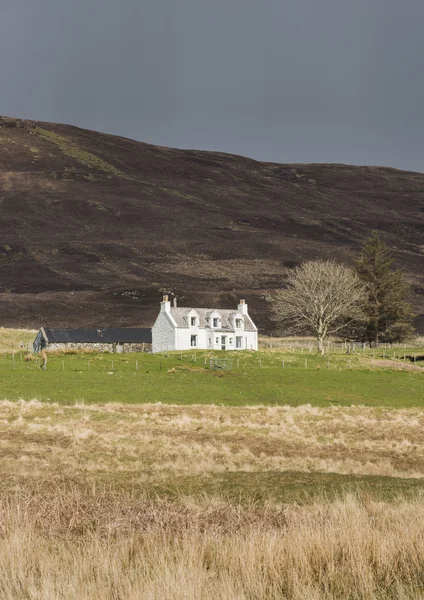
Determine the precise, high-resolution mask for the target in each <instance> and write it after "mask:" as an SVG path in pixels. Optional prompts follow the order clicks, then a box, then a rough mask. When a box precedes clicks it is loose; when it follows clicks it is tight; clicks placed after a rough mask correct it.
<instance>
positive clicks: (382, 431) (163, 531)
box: [0, 401, 424, 600]
mask: <svg viewBox="0 0 424 600" xmlns="http://www.w3.org/2000/svg"><path fill="white" fill-rule="evenodd" d="M423 425H424V414H423V413H422V411H420V410H419V409H404V410H385V409H378V408H365V407H352V408H342V407H332V408H312V407H311V406H301V407H298V408H294V407H272V408H270V407H249V408H246V407H241V408H231V407H216V406H170V405H160V404H157V405H136V406H135V405H118V404H107V405H101V406H100V405H89V406H83V405H76V406H60V405H58V404H43V403H41V402H37V401H32V402H19V403H12V402H1V403H0V452H1V455H2V460H1V461H0V540H1V543H0V598H1V599H2V600H3V599H4V600H21V599H22V600H65V599H66V600H68V599H69V598H78V600H92V599H97V598H99V599H102V600H136V599H137V600H138V599H140V598H142V599H145V598H146V599H148V600H252V599H255V600H277V599H279V600H280V599H287V600H309V599H311V600H314V599H317V600H318V599H326V600H330V599H338V600H346V599H348V598H349V599H351V600H372V599H374V598H376V599H378V598H381V599H383V598H390V599H393V600H398V599H400V600H401V599H405V600H406V599H414V600H415V599H419V598H423V597H424V559H423V557H424V502H423V498H424V496H423V495H422V493H421V494H420V492H419V491H417V492H416V493H413V494H409V495H408V496H406V495H403V496H402V495H399V496H398V498H395V499H392V500H391V501H390V502H386V501H383V500H382V499H378V498H376V497H375V496H372V495H370V494H367V493H366V492H360V491H359V492H358V493H356V494H349V493H341V494H339V495H338V496H336V497H333V498H331V499H330V498H326V497H325V496H323V495H321V496H318V497H317V498H316V499H315V500H314V499H310V501H308V502H305V503H299V502H298V501H296V502H281V501H280V500H278V499H276V498H275V497H272V495H270V496H269V498H268V499H267V494H266V490H265V493H264V494H263V497H265V500H264V499H262V500H261V501H257V500H254V499H250V500H247V501H246V499H244V500H243V501H241V500H240V501H239V500H237V499H236V500H235V499H234V498H233V499H231V498H230V497H229V496H225V495H223V494H222V493H211V492H210V491H209V492H207V491H206V487H205V488H204V490H205V491H203V492H200V493H192V492H191V490H190V489H189V488H186V489H184V487H183V488H181V487H180V488H179V491H178V492H177V493H174V494H167V493H160V492H159V488H155V487H154V486H152V485H151V484H160V485H161V486H162V489H163V490H166V489H167V488H168V487H172V485H173V483H174V482H175V481H176V480H181V479H182V480H184V477H186V478H187V477H191V478H192V479H194V480H196V479H199V480H201V481H202V482H204V481H207V479H208V478H210V480H211V481H212V480H213V478H214V477H215V476H219V475H220V474H226V475H231V474H234V475H235V474H236V473H237V472H240V471H243V472H245V474H246V473H247V475H246V476H247V477H248V478H249V477H251V478H254V476H255V475H256V474H258V473H266V472H268V471H270V472H271V471H273V472H278V471H283V470H291V471H298V472H299V473H302V472H303V473H304V474H306V473H317V472H320V473H350V474H375V475H388V474H389V475H403V476H408V477H414V478H420V477H423V476H424V427H423ZM393 481H395V480H393ZM415 481H417V479H415Z"/></svg>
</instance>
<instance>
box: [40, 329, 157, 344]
mask: <svg viewBox="0 0 424 600" xmlns="http://www.w3.org/2000/svg"><path fill="white" fill-rule="evenodd" d="M43 329H44V332H45V334H46V336H47V339H48V341H49V343H50V344H67V343H73V344H118V343H121V344H142V343H146V344H151V343H152V330H151V329H142V328H140V327H116V328H111V329H101V328H99V329H51V328H49V327H44V328H43Z"/></svg>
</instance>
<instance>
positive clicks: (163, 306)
mask: <svg viewBox="0 0 424 600" xmlns="http://www.w3.org/2000/svg"><path fill="white" fill-rule="evenodd" d="M170 309H171V303H170V302H169V299H168V296H167V295H165V296H164V297H163V300H162V302H161V303H160V310H161V312H169V311H170Z"/></svg>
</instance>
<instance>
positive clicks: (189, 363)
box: [0, 349, 424, 407]
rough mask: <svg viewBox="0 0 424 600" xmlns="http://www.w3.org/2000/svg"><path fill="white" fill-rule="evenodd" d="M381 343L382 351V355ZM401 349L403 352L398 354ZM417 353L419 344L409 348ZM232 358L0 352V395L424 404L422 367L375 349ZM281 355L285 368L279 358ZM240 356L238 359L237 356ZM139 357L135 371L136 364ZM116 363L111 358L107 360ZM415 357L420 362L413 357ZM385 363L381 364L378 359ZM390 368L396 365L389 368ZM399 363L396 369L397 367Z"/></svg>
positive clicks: (68, 399)
mask: <svg viewBox="0 0 424 600" xmlns="http://www.w3.org/2000/svg"><path fill="white" fill-rule="evenodd" d="M383 352H384V351H383V350H381V351H380V353H381V358H382V355H383ZM403 352H404V351H403V350H402V355H403ZM406 353H407V354H411V353H414V354H419V353H420V351H419V350H418V349H414V350H411V351H408V350H406ZM215 355H216V356H221V357H222V356H225V358H227V359H230V358H232V359H233V370H232V371H210V370H209V369H208V368H207V367H208V364H206V367H205V359H206V363H208V360H209V358H208V357H209V354H204V353H201V352H198V353H197V354H196V362H194V360H193V359H194V355H193V354H192V353H185V354H184V355H183V357H182V360H181V359H180V355H179V354H178V353H177V354H172V353H170V354H169V357H167V356H165V355H162V356H159V355H149V354H139V355H136V354H132V355H125V356H123V355H93V354H91V355H90V354H87V355H79V354H78V355H66V356H51V357H49V361H48V370H47V371H46V372H44V371H42V370H41V369H40V367H39V365H38V364H37V363H36V362H35V361H30V362H26V361H25V360H23V354H21V353H17V354H16V355H15V360H14V361H13V360H12V356H13V355H12V354H7V355H6V358H5V355H2V356H0V398H6V399H19V398H24V399H32V398H37V399H42V400H52V401H59V402H62V403H72V402H75V401H84V402H88V403H90V402H95V403H101V402H128V403H132V402H135V403H139V402H143V403H154V402H164V403H181V404H199V403H202V404H208V403H212V404H222V405H246V404H251V405H252V404H266V405H274V404H275V405H278V404H280V405H281V404H289V405H300V404H305V403H310V404H313V405H317V406H330V405H333V404H334V405H341V406H350V405H355V404H356V405H358V404H364V405H368V406H388V407H389V406H391V407H408V406H423V404H424V377H423V374H424V370H422V369H420V368H419V367H417V368H416V369H415V370H401V369H403V368H405V369H407V368H409V369H414V368H413V365H411V364H410V363H408V364H406V363H405V364H404V363H403V361H401V360H391V361H389V360H385V361H383V360H381V361H380V357H379V356H377V354H376V355H375V359H374V360H373V359H372V358H371V357H370V356H368V357H367V356H362V355H359V356H358V355H356V356H353V357H347V356H346V355H344V354H336V353H333V354H330V355H329V356H327V357H324V358H322V357H319V356H316V355H314V354H301V353H300V352H291V351H284V352H259V353H249V352H241V353H234V354H232V353H229V352H227V353H225V355H223V354H220V353H219V352H217V353H215ZM283 360H284V368H283V367H282V361H283ZM237 361H239V363H237ZM137 362H138V371H137V369H136V365H137ZM112 363H113V364H112ZM418 364H420V363H418ZM380 365H383V366H380ZM392 365H393V367H395V368H392ZM396 367H397V368H398V369H399V370H396Z"/></svg>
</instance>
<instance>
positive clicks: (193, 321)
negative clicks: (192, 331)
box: [190, 317, 196, 327]
mask: <svg viewBox="0 0 424 600" xmlns="http://www.w3.org/2000/svg"><path fill="white" fill-rule="evenodd" d="M190 323H191V326H192V327H194V326H195V325H196V317H191V319H190Z"/></svg>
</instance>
